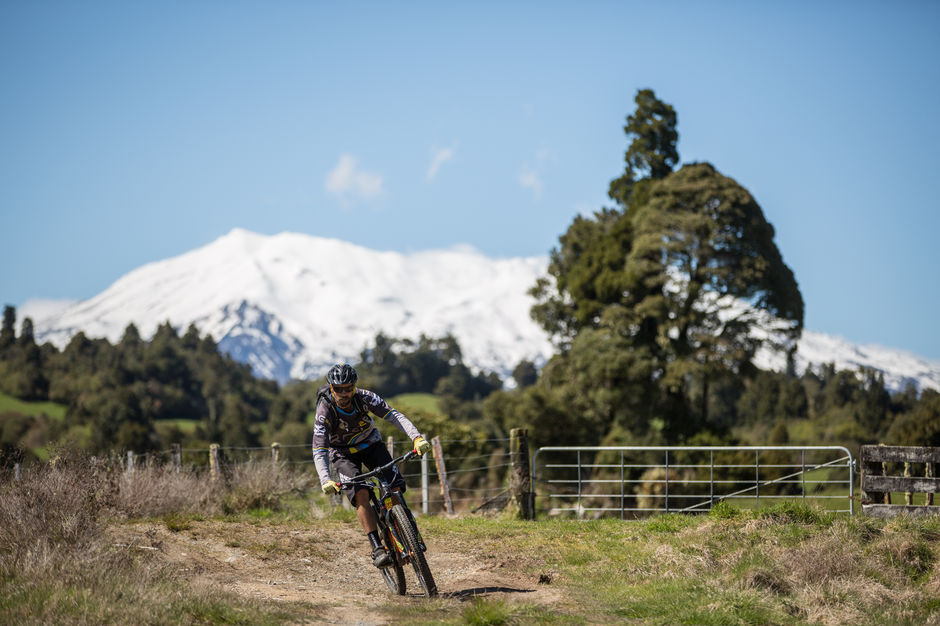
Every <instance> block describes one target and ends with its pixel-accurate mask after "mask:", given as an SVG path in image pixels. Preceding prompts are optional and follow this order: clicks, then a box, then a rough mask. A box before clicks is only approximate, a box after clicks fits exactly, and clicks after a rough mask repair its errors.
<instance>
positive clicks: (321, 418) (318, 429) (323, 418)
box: [313, 403, 330, 485]
mask: <svg viewBox="0 0 940 626" xmlns="http://www.w3.org/2000/svg"><path fill="white" fill-rule="evenodd" d="M327 414H328V410H327V408H326V406H325V405H324V404H323V403H320V404H318V405H317V414H316V419H315V420H314V422H313V465H314V467H316V468H317V476H319V477H320V484H321V485H322V484H325V483H326V482H327V481H329V480H330V456H329V450H330V440H329V434H328V432H329V431H328V428H327Z"/></svg>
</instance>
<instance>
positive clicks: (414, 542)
mask: <svg viewBox="0 0 940 626" xmlns="http://www.w3.org/2000/svg"><path fill="white" fill-rule="evenodd" d="M391 515H392V523H393V524H395V530H396V531H397V532H398V537H399V538H400V539H401V540H402V541H404V542H405V550H407V551H408V560H410V561H411V565H412V566H414V568H415V576H417V577H418V583H419V584H420V585H421V588H422V589H423V590H424V595H426V596H427V597H429V598H430V597H431V596H434V595H437V584H436V583H435V582H434V576H432V575H431V569H430V568H429V567H428V561H427V559H425V558H424V552H422V551H421V544H420V543H418V533H417V528H416V527H415V526H414V525H413V524H412V523H411V520H410V519H408V514H407V513H406V512H405V507H403V506H402V505H400V504H396V505H395V506H393V507H392V511H391Z"/></svg>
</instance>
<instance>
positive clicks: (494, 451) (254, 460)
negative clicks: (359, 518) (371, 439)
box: [122, 438, 511, 513]
mask: <svg viewBox="0 0 940 626" xmlns="http://www.w3.org/2000/svg"><path fill="white" fill-rule="evenodd" d="M509 441H510V440H509V439H508V438H501V439H494V438H487V439H439V442H440V444H441V450H442V452H443V461H444V463H443V465H444V466H446V472H445V477H444V480H446V484H447V491H449V498H445V496H444V493H445V490H444V489H443V482H444V480H442V476H441V474H440V472H439V465H438V463H436V462H431V463H427V465H426V469H425V471H426V473H427V479H426V482H425V479H424V473H423V472H422V468H421V467H420V466H421V464H420V463H417V462H410V463H408V464H407V465H404V466H401V473H402V476H403V477H404V478H405V483H406V489H407V490H411V491H412V492H413V493H418V494H420V495H419V496H417V497H420V501H421V504H422V505H423V506H422V507H417V506H415V507H414V508H415V509H416V510H425V511H427V512H429V513H437V512H441V511H445V510H447V508H448V506H447V504H448V502H447V500H448V499H449V501H450V504H451V505H452V507H453V509H454V510H455V511H456V512H467V511H474V510H477V509H479V508H481V507H485V506H486V505H487V504H488V503H489V502H490V501H491V500H492V499H493V498H494V497H498V496H499V495H500V494H504V493H506V491H507V485H508V474H509V471H510V467H511V463H510V453H509ZM386 446H387V447H388V448H389V451H390V452H391V453H392V454H393V455H394V454H396V453H397V454H400V453H401V452H402V451H404V450H410V449H411V446H412V442H411V441H410V440H395V439H391V438H390V439H388V440H387V441H386ZM122 463H123V466H124V469H125V471H133V470H134V469H135V468H136V467H140V466H145V465H151V464H161V465H163V464H165V465H175V466H176V467H178V468H184V467H185V468H187V469H188V470H191V471H197V472H204V473H205V474H206V475H207V477H210V476H211V475H212V474H213V472H218V474H219V475H222V476H232V475H233V474H235V473H236V471H237V469H238V468H241V467H247V466H258V465H263V464H270V465H271V467H273V468H276V469H278V470H279V471H280V470H282V469H283V470H288V471H291V472H295V473H302V474H309V476H308V478H309V481H308V482H309V483H310V484H311V485H313V484H319V483H318V479H317V474H316V468H315V466H314V461H313V455H312V449H311V446H310V445H309V444H272V445H270V446H222V445H213V446H210V447H208V448H183V447H176V446H174V447H173V448H170V449H166V450H159V451H153V452H147V453H140V454H138V453H135V452H126V453H125V454H124V455H123V456H122ZM312 490H313V488H311V491H312ZM417 497H416V496H412V498H411V500H412V501H415V500H416V498H417ZM413 506H414V505H413Z"/></svg>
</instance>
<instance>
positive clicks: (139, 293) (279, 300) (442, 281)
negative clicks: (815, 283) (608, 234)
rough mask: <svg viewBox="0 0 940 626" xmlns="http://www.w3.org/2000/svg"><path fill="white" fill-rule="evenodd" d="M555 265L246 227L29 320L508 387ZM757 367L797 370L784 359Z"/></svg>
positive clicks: (536, 352)
mask: <svg viewBox="0 0 940 626" xmlns="http://www.w3.org/2000/svg"><path fill="white" fill-rule="evenodd" d="M547 263H548V259H547V258H546V257H529V258H509V259H491V258H488V257H486V256H484V255H482V254H480V253H479V252H477V251H476V250H474V249H473V248H470V247H469V246H461V247H456V248H451V249H447V250H431V251H423V252H414V253H408V254H402V253H398V252H388V251H377V250H371V249H368V248H364V247H361V246H357V245H354V244H351V243H348V242H345V241H340V240H337V239H327V238H322V237H314V236H310V235H303V234H298V233H289V232H285V233H280V234H278V235H273V236H268V235H260V234H257V233H253V232H250V231H247V230H243V229H240V228H236V229H234V230H232V231H231V232H229V233H228V234H226V235H224V236H222V237H220V238H219V239H217V240H215V241H213V242H212V243H210V244H208V245H206V246H203V247H201V248H198V249H196V250H192V251H191V252H187V253H185V254H182V255H180V256H177V257H173V258H170V259H166V260H163V261H158V262H155V263H149V264H147V265H144V266H142V267H140V268H138V269H136V270H134V271H132V272H130V273H128V274H126V275H125V276H123V277H121V278H120V279H118V280H117V281H116V282H115V283H114V284H113V285H111V286H110V287H109V288H108V289H106V290H105V291H103V292H102V293H100V294H98V295H97V296H95V297H93V298H90V299H88V300H84V301H81V302H73V303H65V304H64V305H61V306H58V305H56V304H55V303H53V302H50V301H34V302H31V303H27V304H26V305H24V306H23V307H22V309H21V310H20V316H21V317H31V318H32V319H33V322H34V327H35V332H36V336H37V339H38V340H39V341H52V342H53V343H54V344H56V345H57V346H59V347H64V346H65V345H66V344H67V343H68V341H69V340H70V339H71V337H72V336H73V335H74V334H76V333H77V332H79V331H84V332H85V334H87V335H88V336H90V337H106V338H107V339H108V340H109V341H111V342H117V341H119V340H120V338H121V335H122V334H123V332H124V329H125V328H126V327H127V325H128V324H129V323H131V322H133V323H134V324H136V326H137V328H138V329H139V330H140V333H141V335H143V336H144V337H149V336H151V335H152V334H153V333H154V332H155V331H156V328H157V326H158V325H159V324H161V323H163V322H166V321H169V322H170V323H171V324H172V325H173V326H174V327H176V328H177V329H179V330H180V331H183V330H184V329H185V328H186V327H187V326H189V324H195V325H196V327H197V328H198V329H199V330H200V332H201V333H203V334H207V333H208V334H211V335H212V336H213V337H214V338H215V339H216V341H218V343H219V346H220V347H221V348H222V349H223V350H225V351H227V352H228V353H229V354H231V355H232V357H233V358H235V359H237V360H239V361H241V362H244V363H248V364H250V365H251V367H252V369H253V370H254V372H255V373H256V374H257V375H259V376H263V377H266V378H273V379H276V380H278V381H279V382H281V383H283V382H286V381H287V380H289V379H291V378H303V379H309V378H314V377H318V376H320V375H322V373H323V372H324V371H325V370H326V369H327V368H328V367H329V366H330V365H332V364H333V363H335V362H337V361H350V362H355V361H358V358H359V353H360V352H361V351H362V349H363V348H365V347H367V346H370V345H371V344H372V342H373V341H374V339H375V335H376V334H377V333H379V332H382V333H385V334H386V335H388V336H391V337H396V338H408V339H417V338H418V337H419V336H420V335H422V334H424V335H427V336H429V337H441V336H443V335H445V334H447V333H450V334H453V335H454V336H455V337H456V338H457V341H458V342H459V343H460V346H461V349H462V350H463V355H464V361H465V362H466V363H467V364H468V365H470V366H471V367H473V368H475V369H477V370H487V371H494V372H497V373H499V374H500V375H501V376H503V377H504V378H508V376H509V374H510V372H511V371H512V369H513V368H514V367H515V365H516V364H517V363H519V361H521V360H522V359H529V360H532V361H534V362H535V363H536V364H542V363H544V362H545V361H546V360H547V359H548V358H549V357H550V356H551V354H552V352H553V350H552V347H551V344H550V342H549V340H548V338H547V337H546V335H545V333H544V332H543V331H542V329H541V328H539V326H538V325H537V324H536V323H535V322H534V321H532V319H531V317H530V316H529V311H530V309H531V307H532V304H533V300H532V298H531V297H530V296H529V295H528V290H529V289H530V288H531V287H532V285H533V284H535V281H536V279H537V278H539V277H540V276H543V275H545V269H546V266H547ZM823 363H835V365H836V367H837V368H839V369H850V370H856V369H858V368H859V367H871V368H875V369H879V370H881V371H883V372H884V373H885V382H886V384H887V385H888V386H889V388H892V389H902V388H903V387H904V386H905V385H906V384H908V383H914V384H915V385H917V386H918V387H920V388H927V387H929V388H933V389H940V362H937V361H932V360H929V359H925V358H922V357H918V356H916V355H912V354H909V353H905V352H901V351H898V350H892V349H889V348H882V347H878V346H859V345H855V344H851V343H849V342H847V341H844V340H842V339H839V338H837V337H832V336H829V335H825V334H822V333H816V332H812V331H804V333H803V337H802V339H801V340H800V342H799V346H798V351H797V366H798V367H799V369H800V370H802V369H805V368H806V367H807V366H809V365H810V364H816V365H819V364H823ZM758 365H759V366H761V367H764V368H768V369H775V370H783V369H784V367H785V363H784V360H783V359H782V358H781V357H779V356H772V355H768V356H767V358H766V359H765V360H763V361H761V362H759V363H758Z"/></svg>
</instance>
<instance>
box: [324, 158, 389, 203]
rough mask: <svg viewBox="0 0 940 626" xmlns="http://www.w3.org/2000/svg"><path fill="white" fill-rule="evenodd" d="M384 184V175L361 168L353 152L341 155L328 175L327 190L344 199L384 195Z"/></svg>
mask: <svg viewBox="0 0 940 626" xmlns="http://www.w3.org/2000/svg"><path fill="white" fill-rule="evenodd" d="M382 185H383V177H382V175H381V174H378V173H375V172H366V171H364V170H361V169H359V161H358V160H357V159H356V157H354V156H353V155H351V154H345V153H344V154H342V155H340V157H339V163H337V164H336V167H334V168H333V170H332V171H330V173H329V174H327V175H326V190H327V191H329V192H330V193H332V194H335V195H337V196H339V197H340V198H343V199H344V200H349V199H350V198H353V197H359V198H372V197H375V196H379V195H382V193H384V189H383V187H382Z"/></svg>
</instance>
